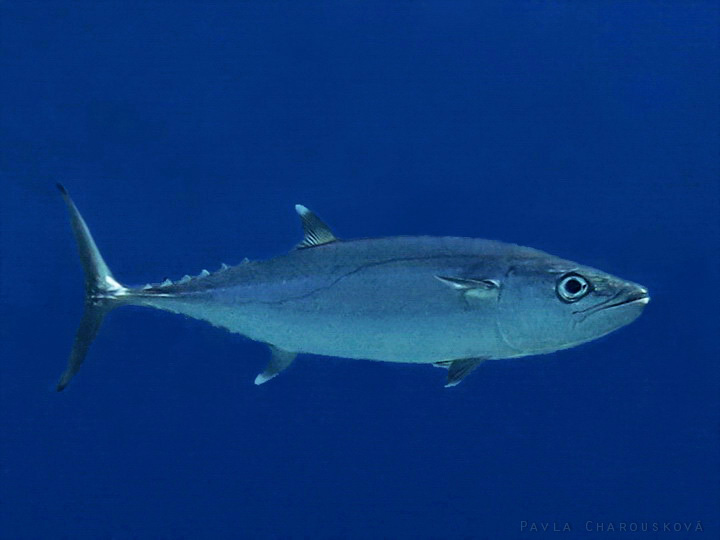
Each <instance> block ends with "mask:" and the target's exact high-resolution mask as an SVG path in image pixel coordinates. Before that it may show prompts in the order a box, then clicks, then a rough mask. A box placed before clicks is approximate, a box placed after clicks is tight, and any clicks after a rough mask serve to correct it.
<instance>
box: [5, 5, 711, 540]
mask: <svg viewBox="0 0 720 540" xmlns="http://www.w3.org/2000/svg"><path fill="white" fill-rule="evenodd" d="M0 10H1V21H0V22H1V24H2V32H1V36H0V40H1V44H2V52H1V57H0V59H1V60H2V64H1V66H2V67H1V73H2V77H1V80H0V85H1V86H0V91H1V93H0V103H1V104H2V105H1V114H2V117H1V121H2V125H1V126H0V128H1V132H0V152H1V153H2V155H1V157H2V162H1V163H0V166H1V168H0V181H1V182H2V187H3V195H2V203H1V204H2V207H1V209H2V217H1V220H2V221H1V226H0V233H1V244H0V246H1V251H0V256H1V260H0V264H1V267H0V279H1V286H2V313H1V314H0V332H1V335H0V342H1V343H2V346H1V350H2V368H1V374H2V377H1V379H0V420H1V425H0V429H1V430H2V434H1V442H0V537H2V538H9V539H13V538H73V539H75V538H118V539H124V538H273V537H274V538H381V537H384V538H488V539H503V538H526V537H527V538H539V537H552V538H554V537H561V538H563V537H564V538H568V537H590V538H616V537H617V538H620V537H633V538H634V537H638V538H649V537H657V536H660V537H663V538H666V537H667V538H718V537H720V487H719V486H720V436H719V426H720V392H719V391H718V386H719V383H720V364H719V363H718V360H719V359H720V354H719V353H720V351H719V350H718V349H719V347H718V330H719V326H720V325H719V324H718V322H719V320H718V300H719V298H718V296H719V295H718V283H720V272H719V271H718V269H719V267H720V226H719V225H720V224H719V217H718V216H719V215H720V213H719V210H720V200H719V190H718V175H719V172H720V170H719V167H718V165H719V152H718V149H719V147H720V135H719V125H720V98H719V96H720V64H719V61H718V58H719V55H718V53H719V51H718V48H719V47H718V28H719V25H718V8H717V4H716V3H715V2H685V1H676V2H632V3H625V2H605V1H596V2H569V1H568V2H433V1H424V2H374V3H373V2H371V3H365V2H320V3H317V2H312V3H310V2H213V3H200V2H165V3H162V2H151V3H135V2H130V3H128V2H114V3H107V2H4V3H3V4H2V6H0ZM58 181H60V182H62V183H64V184H65V185H66V186H67V188H68V189H69V190H70V191H71V193H72V194H73V196H74V198H75V201H76V202H77V204H78V206H79V207H80V208H81V210H82V211H83V213H84V215H85V218H86V219H87V221H88V222H89V224H90V226H91V228H92V230H93V233H94V235H95V238H96V240H97V242H98V244H99V246H100V248H101V250H102V251H103V253H104V255H105V258H106V259H107V261H108V263H109V264H110V266H111V268H112V269H113V271H114V273H115V275H116V276H117V277H118V278H119V279H121V280H122V281H123V282H126V283H130V284H136V283H144V282H146V281H158V280H161V279H163V278H164V277H166V276H169V277H171V278H173V279H174V278H178V277H180V276H182V275H183V274H185V273H197V272H199V271H200V269H202V268H209V269H211V270H214V269H215V268H217V267H218V266H219V265H220V263H221V262H227V263H229V264H236V263H238V262H240V261H241V260H242V259H243V258H244V257H250V258H251V259H261V258H267V257H271V256H273V255H277V254H280V253H283V252H284V251H286V250H288V249H290V248H291V247H292V246H293V245H294V244H295V243H297V242H298V241H299V239H300V237H301V231H300V226H299V223H298V220H297V216H296V215H295V213H294V211H293V205H294V204H295V203H303V204H305V205H307V206H308V207H310V208H312V209H314V210H315V211H317V212H318V213H319V214H320V215H322V216H323V218H324V219H325V220H326V221H327V222H328V223H329V224H331V225H332V227H333V228H334V230H335V232H336V233H337V234H338V235H340V236H342V237H345V238H353V237H364V236H385V235H397V234H407V235H416V234H417V235H419V234H433V235H457V236H476V237H485V238H493V239H498V240H504V241H509V242H516V243H519V244H523V245H529V246H533V247H536V248H539V249H542V250H545V251H548V252H550V253H553V254H556V255H559V256H562V257H565V258H569V259H572V260H576V261H579V262H581V263H584V264H588V265H591V266H594V267H598V268H601V269H603V270H606V271H608V272H611V273H613V274H616V275H619V276H622V277H624V278H626V279H629V280H633V281H637V282H640V283H642V284H644V285H646V286H647V287H648V288H649V289H650V292H651V294H652V297H653V300H652V302H651V303H650V304H649V306H648V308H647V309H646V310H645V313H644V314H643V315H642V317H640V319H638V320H637V321H636V322H634V323H633V324H631V325H630V326H628V327H626V328H623V329H621V330H620V331H618V332H616V333H613V334H611V335H609V336H607V337H605V338H603V339H600V340H598V341H595V342H592V343H589V344H586V345H584V346H581V347H578V348H575V349H571V350H567V351H563V352H558V353H555V354H550V355H547V356H542V357H530V358H523V359H518V360H511V361H498V362H493V363H491V364H486V365H485V366H483V367H482V368H481V369H479V370H478V371H477V372H476V373H473V375H472V376H471V377H469V378H468V379H467V380H466V381H465V382H463V384H461V385H460V386H458V387H457V388H454V389H445V388H443V382H444V373H443V372H442V371H440V370H438V369H433V368H431V367H427V366H412V365H400V364H381V363H371V362H362V361H347V360H343V359H335V358H330V359H328V358H321V357H313V356H307V357H301V358H299V359H298V361H296V363H295V364H294V365H293V366H292V367H291V369H289V370H288V371H287V372H286V373H284V374H283V375H282V376H280V377H278V378H277V379H276V380H273V381H272V382H271V383H268V384H266V385H263V386H261V387H256V386H254V385H253V379H254V377H255V375H256V373H258V372H259V371H260V370H261V369H262V368H263V366H264V364H265V362H266V359H267V351H266V349H265V347H264V346H262V345H260V344H258V343H254V342H251V341H248V340H245V339H243V338H241V337H240V336H237V335H232V334H228V333H225V332H223V331H221V330H218V329H216V328H213V327H211V326H209V325H207V324H204V323H201V322H198V321H194V320H190V319H184V318H182V317H178V316H172V315H170V314H167V313H162V312H154V311H150V310H143V309H141V308H126V309H121V310H118V311H116V312H113V313H112V314H111V315H110V316H109V317H108V320H107V321H106V324H105V326H104V327H103V329H102V331H101V333H100V335H99V337H98V339H97V341H96V342H95V344H94V346H93V348H92V350H91V353H90V356H89V358H88V360H87V362H86V364H85V365H84V367H83V369H82V370H81V372H80V373H79V375H78V376H77V377H76V378H75V380H74V381H73V382H72V383H71V385H70V386H69V387H68V389H67V390H66V391H65V392H63V393H61V394H58V393H56V392H55V391H54V384H55V382H56V381H57V379H58V377H59V375H60V373H61V372H62V370H63V369H64V367H65V363H66V359H67V355H68V352H69V349H70V345H71V342H72V336H73V334H74V331H75V327H76V324H77V322H78V320H79V317H80V314H81V310H82V295H83V287H82V273H81V268H80V265H79V262H78V258H77V254H76V250H75V246H74V243H73V239H72V235H71V231H70V227H69V224H68V220H67V215H66V211H65V208H64V206H63V204H62V201H61V199H60V197H59V195H58V193H57V191H56V190H55V188H54V184H55V182H58ZM698 521H700V523H701V526H702V528H703V529H704V532H703V533H700V532H695V529H696V527H697V522H698ZM566 523H567V524H569V526H570V527H571V528H572V532H569V533H568V532H565V533H560V532H552V528H553V527H556V528H564V527H565V524H566ZM621 523H626V524H628V525H627V526H629V524H631V523H636V524H638V526H640V527H642V526H643V524H646V526H649V527H650V528H651V532H647V533H642V532H637V533H634V534H631V533H629V532H628V533H625V532H621V531H619V530H618V529H619V528H620V524H621ZM653 523H658V524H659V525H660V528H661V531H660V532H658V533H653V532H652V527H653ZM665 523H670V524H671V527H674V526H675V524H676V523H681V524H688V523H691V524H692V530H693V532H692V533H688V532H663V531H662V528H663V526H664V524H665ZM533 525H535V527H536V528H539V529H541V530H542V527H543V525H547V526H549V528H550V529H551V530H549V531H547V532H536V531H534V530H532V526H533ZM683 526H684V525H683ZM611 527H612V528H615V529H616V530H615V531H614V532H613V531H610V532H608V530H607V529H609V528H611ZM598 528H602V529H603V530H602V531H599V530H598ZM588 529H590V530H588Z"/></svg>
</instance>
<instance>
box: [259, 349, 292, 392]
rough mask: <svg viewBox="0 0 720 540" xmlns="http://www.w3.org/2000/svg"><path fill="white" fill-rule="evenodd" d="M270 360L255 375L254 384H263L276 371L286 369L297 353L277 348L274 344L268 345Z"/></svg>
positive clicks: (274, 374) (275, 373) (276, 372)
mask: <svg viewBox="0 0 720 540" xmlns="http://www.w3.org/2000/svg"><path fill="white" fill-rule="evenodd" d="M270 354H271V356H270V361H269V362H268V365H267V366H266V367H265V370H264V371H263V372H262V373H260V374H259V375H258V376H257V377H255V384H263V383H266V382H268V381H269V380H270V379H272V378H273V377H275V376H276V375H277V374H278V373H280V372H281V371H283V370H284V369H286V368H287V367H288V366H289V365H290V364H292V362H293V360H295V357H296V356H297V353H294V352H288V351H284V350H282V349H278V348H277V347H275V346H274V345H270Z"/></svg>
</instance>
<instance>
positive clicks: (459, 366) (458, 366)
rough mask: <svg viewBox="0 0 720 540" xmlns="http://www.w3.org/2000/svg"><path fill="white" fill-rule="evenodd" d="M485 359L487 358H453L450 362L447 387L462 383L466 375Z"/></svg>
mask: <svg viewBox="0 0 720 540" xmlns="http://www.w3.org/2000/svg"><path fill="white" fill-rule="evenodd" d="M485 360H487V358H463V359H462V360H453V361H452V362H450V365H449V366H448V376H447V382H446V383H445V388H450V387H451V386H457V385H458V384H460V382H461V381H462V380H463V379H464V378H465V377H467V376H468V375H469V374H470V373H471V372H472V371H473V370H474V369H475V368H476V367H478V366H479V365H480V364H482V363H483V362H484V361H485Z"/></svg>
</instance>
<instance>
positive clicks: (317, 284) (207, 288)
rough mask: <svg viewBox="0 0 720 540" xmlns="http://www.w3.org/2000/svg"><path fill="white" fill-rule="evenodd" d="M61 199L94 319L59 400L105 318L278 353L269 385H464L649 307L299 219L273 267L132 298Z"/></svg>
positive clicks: (310, 216) (81, 332) (151, 288)
mask: <svg viewBox="0 0 720 540" xmlns="http://www.w3.org/2000/svg"><path fill="white" fill-rule="evenodd" d="M57 187H58V189H59V190H60V193H61V195H62V197H63V199H64V201H65V204H66V206H67V209H68V211H69V214H70V222H71V225H72V230H73V233H74V236H75V240H76V243H77V247H78V252H79V255H80V262H81V264H82V267H83V270H84V274H85V304H84V311H83V315H82V318H81V321H80V325H79V327H78V330H77V333H76V335H75V340H74V343H73V346H72V350H71V353H70V357H69V360H68V365H67V368H66V370H65V372H64V373H63V374H62V376H61V378H60V380H59V382H58V384H57V390H58V391H61V390H63V389H64V388H65V387H66V386H67V385H68V383H69V382H70V380H71V379H72V378H73V376H74V375H76V374H77V373H78V371H79V369H80V366H81V365H82V364H83V362H84V360H85V358H86V356H87V354H88V350H89V348H90V345H91V343H92V341H93V339H94V338H95V336H96V335H97V333H98V331H99V329H100V326H101V324H102V322H103V319H104V318H105V316H106V315H107V314H108V313H109V312H110V311H112V310H113V309H116V308H118V307H121V306H127V305H134V306H143V307H148V308H154V309H159V310H164V311H167V312H171V313H176V314H180V315H184V316H186V317H191V318H194V319H199V320H203V321H207V322H209V323H210V324H212V325H214V326H216V327H219V328H223V329H225V330H228V331H230V332H233V333H237V334H242V335H243V336H246V337H247V338H249V339H251V340H255V341H259V342H263V343H265V344H267V345H268V348H269V351H270V355H269V356H270V358H269V361H268V363H267V366H266V367H265V369H264V370H263V371H262V372H261V373H259V374H258V375H257V377H256V378H255V384H263V383H265V382H267V381H269V380H271V379H273V378H274V377H276V376H277V375H278V374H279V373H281V372H282V371H284V370H286V369H287V368H288V367H289V366H290V365H291V364H293V362H294V360H295V358H296V357H297V356H298V355H299V354H313V355H320V356H326V357H343V358H348V359H364V360H372V361H381V362H400V363H407V364H430V365H434V366H436V367H441V368H445V369H447V378H446V381H445V386H447V387H452V386H456V385H457V384H459V383H460V382H461V381H462V380H464V379H465V378H466V377H467V376H468V375H469V374H470V373H471V372H473V371H474V370H475V369H476V368H478V366H480V365H481V364H483V363H484V362H486V361H488V360H499V359H512V358H519V357H524V356H530V355H541V354H547V353H551V352H554V351H558V350H561V349H568V348H571V347H575V346H577V345H580V344H582V343H586V342H588V341H592V340H595V339H597V338H599V337H601V336H604V335H606V334H608V333H610V332H613V331H614V330H617V329H618V328H621V327H623V326H625V325H627V324H629V323H631V322H632V321H634V320H635V319H636V318H637V317H639V316H640V314H641V313H642V312H643V310H644V308H645V306H646V305H647V303H648V302H649V301H650V296H649V294H648V290H647V289H646V288H645V287H643V286H642V285H639V284H637V283H633V282H630V281H626V280H624V279H621V278H618V277H615V276H613V275H610V274H607V273H605V272H603V271H600V270H597V269H595V268H592V267H589V266H584V265H580V264H577V263H575V262H572V261H569V260H565V259H562V258H559V257H556V256H553V255H550V254H548V253H545V252H543V251H540V250H537V249H533V248H529V247H523V246H519V245H516V244H510V243H504V242H499V241H494V240H484V239H477V238H464V237H446V236H443V237H435V236H394V237H385V238H362V239H356V240H341V239H339V238H338V237H336V236H335V234H334V233H333V232H332V231H331V229H330V227H328V225H327V224H326V223H325V222H324V221H322V219H320V217H318V215H317V214H315V213H314V212H312V211H311V210H309V209H308V208H306V207H305V206H302V205H297V206H296V207H295V210H296V211H297V213H298V215H299V217H300V222H301V225H302V229H303V233H304V234H303V239H302V241H301V242H300V243H299V244H298V245H297V246H296V247H295V248H294V249H292V250H291V251H290V252H288V253H285V254H282V255H279V256H277V257H274V258H271V259H268V260H263V261H250V260H248V259H244V260H243V261H242V262H241V263H240V264H238V265H235V266H227V265H225V264H223V265H222V266H221V267H220V269H219V270H217V271H214V272H209V271H207V270H203V271H201V272H200V273H199V274H198V275H196V276H190V275H185V276H184V277H182V278H181V279H179V280H176V281H172V280H170V279H167V278H166V279H164V280H163V281H161V282H159V283H154V284H152V283H149V284H146V285H144V286H138V287H127V286H125V285H123V284H121V283H120V282H119V281H118V280H117V279H116V278H115V277H114V276H113V274H112V272H111V271H110V269H109V267H108V265H107V264H106V263H105V260H104V259H103V257H102V255H101V253H100V251H99V250H98V248H97V245H96V244H95V241H94V240H93V237H92V235H91V233H90V230H89V228H88V226H87V224H86V223H85V220H84V219H83V217H82V216H81V215H80V212H79V211H78V209H77V206H76V205H75V203H74V202H73V200H72V199H71V198H70V195H69V194H68V191H67V190H66V189H65V187H63V186H62V185H61V184H58V186H57Z"/></svg>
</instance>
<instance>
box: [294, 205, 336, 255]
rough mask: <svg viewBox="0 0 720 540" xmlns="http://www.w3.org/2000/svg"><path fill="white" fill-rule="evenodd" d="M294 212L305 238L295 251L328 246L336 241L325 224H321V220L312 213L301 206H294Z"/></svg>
mask: <svg viewBox="0 0 720 540" xmlns="http://www.w3.org/2000/svg"><path fill="white" fill-rule="evenodd" d="M295 211H296V212H297V213H298V215H299V216H300V221H302V226H303V231H305V237H304V238H303V241H302V242H300V243H299V244H298V245H297V249H305V248H311V247H315V246H322V245H323V244H329V243H331V242H335V241H337V238H336V237H335V235H334V234H333V233H332V231H331V230H330V227H328V226H327V225H325V222H323V220H322V219H320V218H319V217H318V216H317V215H316V214H315V213H314V212H312V211H310V210H308V209H307V208H305V207H304V206H303V205H302V204H296V205H295Z"/></svg>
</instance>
